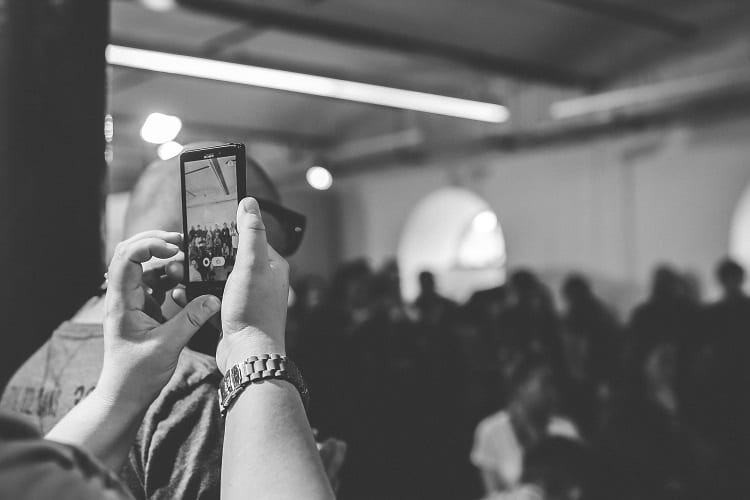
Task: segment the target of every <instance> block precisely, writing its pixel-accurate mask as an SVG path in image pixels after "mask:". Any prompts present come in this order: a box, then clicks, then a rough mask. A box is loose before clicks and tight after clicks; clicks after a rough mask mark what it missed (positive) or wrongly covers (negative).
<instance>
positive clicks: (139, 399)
mask: <svg viewBox="0 0 750 500" xmlns="http://www.w3.org/2000/svg"><path fill="white" fill-rule="evenodd" d="M159 392H160V390H155V389H151V388H149V387H145V386H144V385H138V386H135V385H134V384H128V383H124V384H123V383H119V382H117V381H114V380H112V378H111V377H108V376H107V373H106V371H102V374H101V376H100V377H99V381H98V382H97V383H96V387H95V388H94V390H93V391H91V394H89V397H92V398H93V399H94V401H95V402H96V404H97V406H101V407H102V408H105V409H114V410H115V411H117V412H125V413H127V414H131V415H136V414H139V413H143V412H145V411H146V409H148V407H149V406H151V403H153V402H154V400H155V399H156V397H157V396H158V395H159Z"/></svg>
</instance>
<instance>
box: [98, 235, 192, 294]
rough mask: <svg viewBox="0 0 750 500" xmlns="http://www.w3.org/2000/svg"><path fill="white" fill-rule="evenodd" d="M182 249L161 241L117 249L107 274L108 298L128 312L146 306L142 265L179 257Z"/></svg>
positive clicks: (144, 241) (143, 241)
mask: <svg viewBox="0 0 750 500" xmlns="http://www.w3.org/2000/svg"><path fill="white" fill-rule="evenodd" d="M178 251H179V247H178V246H177V245H175V244H173V243H169V242H167V241H164V240H162V239H159V238H145V239H139V240H134V241H126V242H122V243H120V244H119V245H117V248H116V249H115V255H114V257H113V258H112V262H111V263H110V265H109V271H108V273H107V290H108V296H109V297H110V298H111V300H112V301H113V303H115V304H120V305H121V306H122V307H125V308H140V307H142V306H143V294H142V293H136V292H140V290H141V284H142V282H141V279H142V276H143V268H142V267H141V263H143V262H146V261H147V260H149V259H150V258H151V257H160V258H166V257H170V256H172V255H174V254H176V253H177V252H178Z"/></svg>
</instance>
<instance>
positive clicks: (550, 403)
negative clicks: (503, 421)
mask: <svg viewBox="0 0 750 500" xmlns="http://www.w3.org/2000/svg"><path fill="white" fill-rule="evenodd" d="M508 386H509V389H510V398H511V401H512V404H514V405H516V406H518V407H520V408H521V409H522V410H523V413H524V415H526V416H527V417H529V418H532V419H534V420H536V421H543V420H546V419H547V418H549V417H550V416H551V415H552V412H553V410H554V408H555V404H556V400H557V391H556V388H555V384H554V379H553V373H552V367H551V365H550V364H549V362H547V360H546V359H544V358H543V357H541V356H538V355H527V356H524V357H522V358H521V359H520V360H519V361H518V363H517V364H516V365H515V366H514V367H513V369H512V370H511V372H510V375H509V377H508Z"/></svg>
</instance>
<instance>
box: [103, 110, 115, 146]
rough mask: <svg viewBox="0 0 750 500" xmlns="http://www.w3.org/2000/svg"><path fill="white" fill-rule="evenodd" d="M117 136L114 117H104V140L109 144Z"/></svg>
mask: <svg viewBox="0 0 750 500" xmlns="http://www.w3.org/2000/svg"><path fill="white" fill-rule="evenodd" d="M114 136H115V123H114V120H112V115H109V114H108V115H107V116H105V117H104V140H105V141H107V142H112V139H113V138H114Z"/></svg>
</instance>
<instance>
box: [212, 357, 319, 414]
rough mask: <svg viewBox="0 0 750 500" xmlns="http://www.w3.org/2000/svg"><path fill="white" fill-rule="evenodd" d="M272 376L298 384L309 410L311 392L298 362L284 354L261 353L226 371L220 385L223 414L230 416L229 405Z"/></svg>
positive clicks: (294, 384)
mask: <svg viewBox="0 0 750 500" xmlns="http://www.w3.org/2000/svg"><path fill="white" fill-rule="evenodd" d="M272 379H277V380H285V381H287V382H289V383H291V384H292V385H293V386H294V387H296V388H297V390H298V391H299V395H300V397H301V398H302V404H303V405H304V406H305V410H307V405H308V403H309V401H310V391H309V390H308V388H307V384H305V381H304V380H303V379H302V372H300V370H299V368H297V365H296V364H294V362H293V361H292V360H291V359H289V358H287V357H286V356H282V355H281V354H261V355H260V356H251V357H249V358H247V359H246V360H245V361H243V362H242V363H238V364H236V365H234V366H233V367H231V368H230V369H229V370H227V372H226V373H225V374H224V379H223V380H222V381H221V383H220V384H219V407H220V409H221V416H222V417H223V416H226V414H227V410H229V407H230V406H232V403H233V402H234V400H235V399H236V398H237V396H239V395H240V393H241V392H242V391H243V390H244V389H245V388H246V387H247V386H248V385H250V384H255V383H260V382H262V381H264V380H272Z"/></svg>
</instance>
